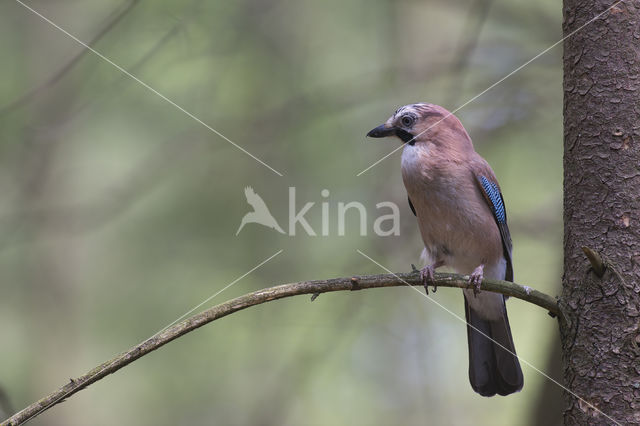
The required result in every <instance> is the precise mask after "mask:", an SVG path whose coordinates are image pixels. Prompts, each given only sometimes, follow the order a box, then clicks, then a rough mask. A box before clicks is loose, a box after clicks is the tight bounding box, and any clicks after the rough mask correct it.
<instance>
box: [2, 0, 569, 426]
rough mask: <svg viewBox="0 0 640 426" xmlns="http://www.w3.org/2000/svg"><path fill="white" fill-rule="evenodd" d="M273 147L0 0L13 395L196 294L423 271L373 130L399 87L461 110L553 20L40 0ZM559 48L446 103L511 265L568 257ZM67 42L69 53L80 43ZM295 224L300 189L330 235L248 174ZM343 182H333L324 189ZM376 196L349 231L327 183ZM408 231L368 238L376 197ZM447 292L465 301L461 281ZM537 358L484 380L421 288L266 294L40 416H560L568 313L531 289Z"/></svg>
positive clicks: (453, 322)
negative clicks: (475, 156) (252, 195)
mask: <svg viewBox="0 0 640 426" xmlns="http://www.w3.org/2000/svg"><path fill="white" fill-rule="evenodd" d="M28 4H29V5H30V6H31V7H33V8H34V9H36V10H37V11H39V12H40V13H42V14H43V15H44V16H46V17H48V18H49V19H51V20H52V21H53V22H55V23H56V24H58V25H60V26H61V27H62V28H64V29H66V30H67V31H69V32H70V33H71V34H73V35H75V36H77V37H78V38H79V39H80V40H83V41H86V42H89V41H91V40H92V39H94V38H96V36H98V35H99V37H97V38H98V40H97V41H96V42H95V45H94V47H95V48H96V49H97V50H98V51H99V52H101V53H102V54H104V55H105V56H107V57H108V58H110V59H111V60H112V61H113V62H115V63H116V64H118V65H120V66H122V67H123V68H125V69H126V70H128V71H130V72H131V73H133V74H135V75H136V76H137V77H139V78H140V79H141V80H142V81H144V82H145V83H147V84H149V85H150V86H152V87H153V88H155V89H156V90H158V91H159V92H160V93H162V94H163V95H165V96H167V97H168V98H170V99H171V100H173V101H175V102H176V103H177V104H179V105H180V106H182V107H183V108H185V109H186V110H187V111H189V112H191V113H192V114H194V115H195V116H197V117H198V118H200V119H201V120H203V121H204V122H206V123H207V124H209V125H210V126H212V127H213V128H215V129H216V130H217V131H219V132H221V133H222V134H224V135H225V136H227V137H228V138H230V139H231V140H233V141H234V142H235V143H237V144H239V145H240V146H242V147H243V148H245V149H247V150H248V151H249V152H251V153H252V154H254V155H255V156H257V157H259V158H260V159H262V160H264V161H265V162H266V163H268V164H269V165H270V166H272V167H273V168H275V169H277V170H278V171H280V172H281V173H282V174H283V175H284V176H282V177H280V176H278V175H276V174H275V173H273V172H272V171H271V170H269V169H268V168H266V167H264V166H262V165H260V164H259V163H258V162H256V161H254V160H253V159H252V158H250V157H249V156H247V155H246V154H244V153H243V152H241V151H240V150H238V149H236V148H235V147H233V146H232V145H231V144H229V143H228V142H226V141H224V140H223V139H221V138H220V137H219V136H217V135H216V134H214V133H212V132H211V131H209V130H208V129H207V128H205V127H204V126H202V125H201V124H199V123H197V122H196V121H194V120H193V119H192V118H190V117H188V116H187V115H185V114H184V113H183V112H181V111H179V110H178V109H176V108H175V107H174V106H172V105H170V104H169V103H168V102H166V101H165V100H163V99H161V98H160V97H158V96H156V95H155V94H153V93H152V92H150V91H149V90H148V89H146V88H145V87H143V86H142V85H141V84H139V83H137V82H136V81H134V80H132V79H131V78H129V77H127V76H125V75H123V73H122V72H121V71H119V70H118V69H117V68H116V67H114V66H113V65H110V64H109V63H107V62H105V61H104V60H103V59H101V58H99V57H98V56H96V55H95V54H93V53H85V54H83V53H82V52H83V48H82V46H80V45H79V44H78V43H76V42H75V41H73V40H72V39H71V38H70V37H69V36H67V35H65V34H64V33H62V32H61V31H59V30H58V29H55V28H54V27H52V26H51V25H50V24H48V23H46V22H45V21H44V20H43V19H41V18H39V17H38V16H36V15H35V14H34V13H32V12H31V11H29V10H28V9H26V8H24V7H23V6H21V5H20V4H19V3H17V2H14V1H4V2H0V54H1V55H2V58H3V61H2V64H3V66H2V67H0V142H1V143H0V150H1V154H0V164H1V165H0V177H1V178H0V189H1V190H2V195H3V196H2V198H1V201H0V282H1V284H0V345H1V350H0V396H2V395H3V394H4V396H5V397H2V398H0V411H1V412H3V413H2V414H3V415H2V416H0V417H2V418H4V417H6V416H7V415H8V414H9V413H8V412H7V411H10V410H11V409H12V408H13V409H14V410H18V409H21V408H23V407H24V406H26V405H27V404H29V403H31V402H33V401H35V400H36V399H38V398H40V397H42V396H44V395H45V394H47V393H49V392H51V391H53V390H54V389H56V388H57V387H59V386H61V385H63V384H64V383H65V382H66V381H67V380H69V378H70V377H76V376H78V375H81V374H83V373H85V372H86V371H88V370H89V369H91V368H92V367H94V366H96V365H98V364H99V363H101V362H103V361H105V360H107V359H109V358H111V357H113V356H115V355H116V354H117V353H119V352H121V351H123V350H125V349H127V348H129V347H131V346H132V345H135V344H136V343H139V342H140V341H142V340H144V339H146V338H147V337H149V336H151V335H152V334H154V333H155V332H156V331H158V330H159V329H161V328H162V327H164V326H165V325H167V324H169V323H171V322H172V321H173V320H174V319H176V318H178V317H179V316H180V315H182V314H183V313H184V312H186V311H188V310H189V309H190V308H192V307H193V306H195V305H197V304H198V303H200V302H201V301H203V300H204V299H206V298H207V297H209V296H211V295H212V294H214V293H215V292H217V291H218V290H220V289H221V288H223V287H224V286H225V285H227V284H228V283H230V282H232V281H233V280H235V279H236V278H238V277H239V276H241V275H243V274H244V273H245V272H247V271H248V270H250V269H251V268H253V267H254V266H256V265H257V264H259V263H260V262H262V261H263V260H264V259H267V258H268V257H270V256H271V255H273V254H274V253H276V252H277V251H278V250H281V249H282V250H283V252H282V253H281V254H280V255H278V256H277V257H275V258H274V259H273V260H271V261H270V262H268V263H266V264H265V265H264V266H262V267H260V268H259V269H257V270H256V271H254V272H253V273H251V274H249V275H248V276H247V277H245V278H244V279H242V280H240V281H239V282H238V283H237V284H235V285H233V286H232V287H230V288H229V289H227V290H225V291H224V292H223V293H222V294H220V295H218V296H217V297H216V298H214V299H213V300H212V301H210V302H209V303H207V304H206V305H205V306H203V307H202V308H201V309H204V308H205V307H209V306H212V305H213V304H216V303H221V302H223V301H225V300H228V299H230V298H232V297H235V296H237V295H241V294H243V293H246V292H249V291H253V290H256V289H260V288H263V287H269V286H272V285H276V284H281V283H287V282H295V281H300V280H305V279H320V278H330V277H339V276H351V275H357V274H369V273H382V272H384V271H382V270H381V269H380V268H379V267H378V266H376V265H375V264H373V263H372V262H370V261H369V260H367V259H365V258H364V257H362V256H361V255H359V254H358V253H357V252H356V250H357V249H360V250H362V251H363V252H364V253H367V254H368V255H369V256H371V257H372V258H374V259H375V260H376V261H378V262H380V263H381V264H383V265H385V266H386V267H387V268H389V269H391V270H394V271H408V270H410V264H411V263H415V264H417V263H418V262H419V254H420V251H421V249H422V247H421V239H420V236H419V234H418V232H417V226H416V223H415V219H414V217H413V215H412V214H411V212H410V210H409V208H408V206H407V204H406V193H405V190H404V187H403V185H402V181H401V177H400V152H397V153H395V154H393V155H392V156H390V157H389V158H387V159H385V160H384V161H382V162H380V163H379V164H378V165H377V166H375V167H373V168H371V169H370V170H368V171H367V172H366V173H363V174H362V175H361V176H356V175H357V174H358V173H359V172H360V171H362V170H363V169H365V168H367V167H368V166H369V165H371V164H372V163H374V162H376V161H377V160H379V159H380V158H382V157H383V156H384V155H386V154H387V153H389V152H390V151H391V150H393V149H395V148H396V147H397V146H398V144H397V141H394V140H390V139H387V140H371V139H370V140H367V139H366V138H365V134H366V133H367V131H368V130H370V129H371V128H373V127H374V126H377V125H378V124H380V123H382V122H383V121H384V120H386V118H387V117H388V116H389V115H391V113H393V111H394V110H395V109H396V108H397V107H399V106H401V105H404V104H408V103H414V102H418V101H428V102H432V103H437V104H440V105H443V106H444V107H446V108H448V109H450V110H453V109H454V108H456V107H457V106H459V105H462V104H464V103H465V102H467V101H468V100H470V99H471V98H473V97H474V96H476V95H477V94H479V93H480V92H482V91H483V90H485V89H486V88H488V87H489V86H491V85H492V84H493V83H495V82H496V81H498V80H499V79H501V78H502V77H504V76H505V75H507V74H508V73H510V72H511V71H513V70H514V69H515V68H517V67H518V66H520V65H521V64H523V63H524V62H526V61H527V60H529V59H530V58H532V57H533V56H535V55H536V54H538V53H539V52H540V51H542V50H543V49H545V48H547V47H548V46H550V45H551V44H553V43H555V42H556V41H557V40H559V39H560V38H561V28H560V22H561V5H560V4H559V3H558V2H556V1H549V0H543V1H538V2H530V1H524V0H508V1H507V0H494V1H491V0H473V1H460V0H447V1H444V0H435V1H428V2H423V1H417V0H403V1H371V0H370V1H364V0H360V1H348V2H343V1H336V0H330V1H322V2H318V1H310V0H303V1H292V0H288V1H287V0H269V1H267V0H246V1H202V0H197V1H193V0H190V1H154V2H150V1H143V2H136V3H129V2H121V1H99V2H97V1H94V2H79V1H72V0H57V1H50V0H47V1H44V0H38V1H29V2H28ZM561 57H562V51H561V46H558V47H556V48H554V49H553V50H551V51H550V52H548V53H547V54H545V55H544V56H542V57H540V58H539V59H537V60H536V61H534V62H532V63H531V64H529V65H528V66H526V67H525V68H523V69H522V70H520V71H519V72H517V73H516V74H514V75H513V76H511V77H510V78H508V79H507V80H505V81H504V82H502V83H500V84H499V85H497V86H495V87H494V88H492V89H491V90H490V91H488V92H487V93H485V94H483V95H482V96H480V97H479V98H477V99H476V100H474V101H473V102H471V103H469V104H468V105H466V106H465V107H464V108H462V109H461V110H460V111H459V112H457V114H456V115H457V116H458V117H459V118H460V119H461V121H462V122H463V123H464V125H465V127H466V128H467V130H468V131H469V133H470V135H471V137H472V138H473V140H474V144H475V146H476V149H477V150H478V151H479V152H480V153H481V154H482V155H483V156H484V157H485V158H486V159H487V160H488V161H489V163H490V164H491V165H492V166H493V168H494V170H495V172H496V174H497V176H498V178H499V180H500V183H501V186H502V191H503V194H504V197H505V200H506V203H507V207H508V211H509V220H510V227H511V233H512V237H513V241H514V268H515V276H516V281H517V282H519V283H521V284H526V285H530V286H532V287H535V288H537V289H540V290H542V291H545V292H548V293H550V294H552V295H555V294H557V293H558V286H559V282H560V277H561V258H562V252H561V242H562V226H561V184H562V170H561V165H562V148H561V147H562V70H561ZM74 58H75V59H74ZM245 186H252V187H253V188H254V189H255V191H256V192H257V193H258V194H260V195H261V196H262V198H263V199H264V200H265V202H266V203H267V205H268V206H269V208H270V209H271V213H273V216H274V217H275V218H277V220H278V221H279V222H280V224H281V226H283V227H284V228H285V229H286V227H287V217H288V188H289V187H295V188H296V196H297V204H298V209H299V208H301V207H302V205H303V204H304V203H306V202H315V205H314V206H313V207H312V208H311V209H310V211H309V213H308V214H307V215H306V217H307V219H308V221H309V223H310V224H311V225H312V226H313V227H314V229H315V230H316V232H319V231H320V228H321V226H320V224H321V221H322V211H321V208H320V203H321V202H323V201H324V202H328V203H329V206H330V215H331V216H330V232H329V234H330V235H329V236H315V237H312V236H308V235H306V233H305V232H304V231H303V230H302V229H301V228H300V227H298V229H297V235H296V236H295V237H294V236H288V235H282V234H279V233H277V232H275V231H274V230H271V229H268V228H265V227H262V226H259V225H255V224H249V225H247V226H245V228H244V229H243V230H242V232H241V233H240V234H239V235H238V236H236V235H235V234H236V231H237V229H238V226H239V224H240V220H241V218H242V217H243V215H244V214H245V213H247V212H249V211H250V210H251V209H250V207H249V205H248V204H247V202H246V199H245V196H244V187H245ZM323 189H327V190H329V191H330V195H329V197H328V198H323V197H321V195H320V194H321V191H322V190H323ZM350 201H358V202H361V203H363V204H364V205H365V206H366V207H367V212H368V214H369V215H368V223H367V228H368V231H369V235H367V236H360V233H359V226H358V224H359V221H358V218H357V215H356V214H355V213H353V212H352V213H351V214H350V215H349V220H348V221H347V231H346V235H345V236H339V235H338V231H337V225H336V221H337V219H336V218H337V207H336V206H337V203H339V202H350ZM382 201H393V202H395V203H397V204H398V205H399V206H400V207H401V232H400V235H399V236H392V237H379V236H376V235H375V234H373V232H371V231H372V226H373V220H374V219H375V218H376V217H377V216H378V215H379V211H378V210H376V208H375V205H376V203H379V202H382ZM433 297H434V298H435V300H436V301H438V302H439V303H441V304H443V305H444V306H445V307H447V308H448V309H450V310H452V311H453V312H455V313H457V314H458V315H460V316H462V317H464V313H463V310H462V307H463V303H462V295H461V294H460V292H459V291H457V290H452V289H441V290H439V291H438V292H437V293H436V294H435V295H433ZM508 308H509V317H510V319H511V327H512V330H513V333H514V339H515V344H516V348H517V350H518V354H519V355H520V356H521V357H522V358H523V359H524V360H526V362H523V370H524V374H525V387H524V390H523V391H522V392H520V393H518V394H516V395H512V396H509V397H506V398H503V397H494V398H490V399H487V398H483V397H480V396H478V395H477V394H475V393H474V392H473V391H472V389H471V387H470V385H469V383H468V378H467V342H466V329H465V326H464V324H463V323H461V322H460V321H459V320H458V319H456V318H455V317H453V316H452V315H451V314H449V313H447V312H445V311H444V310H443V309H441V308H440V307H438V306H437V305H435V304H433V303H430V302H429V301H428V300H427V299H425V298H424V297H422V296H420V295H418V294H417V293H416V292H415V291H413V290H411V289H409V288H393V289H381V290H370V291H362V292H356V293H332V294H325V295H322V296H320V297H319V298H318V299H317V300H316V301H315V302H313V303H310V301H309V297H308V296H303V297H298V298H292V299H286V300H281V301H276V302H272V303H268V304H265V305H261V306H258V307H255V308H251V309H249V310H246V311H242V312H239V313H236V314H234V315H232V316H229V317H227V318H224V319H222V320H220V321H217V322H214V323H213V324H210V325H208V326H206V327H204V328H202V329H200V330H197V331H196V332H194V333H191V334H189V335H187V336H185V337H183V338H181V339H179V340H177V341H175V342H172V343H170V344H169V345H167V346H165V347H163V348H161V349H160V350H158V351H157V352H154V353H152V354H150V355H148V356H145V357H144V358H142V359H140V360H138V361H137V362H135V363H133V364H131V365H130V366H128V367H126V368H125V369H123V370H120V371H118V372H117V373H116V374H114V375H111V376H109V377H107V378H105V379H104V380H101V381H100V382H98V383H96V384H94V385H92V386H91V387H90V388H88V389H87V390H84V391H82V392H80V393H79V394H77V395H75V396H73V397H72V398H70V399H69V400H68V401H66V402H64V403H63V404H61V405H58V406H56V407H54V408H53V409H51V410H49V411H47V412H46V413H44V414H43V415H41V416H40V417H38V418H37V419H36V420H34V421H33V422H32V423H31V424H33V425H112V424H127V425H128V424H131V425H151V424H162V425H164V424H166V425H200V424H203V425H204V424H221V425H226V424H232V425H233V424H238V425H244V424H251V425H253V424H257V425H302V424H310V425H329V424H330V425H333V424H335V425H347V424H349V425H387V424H406V425H424V424H434V425H466V424H475V425H481V424H487V425H520V424H522V425H527V424H542V422H543V420H542V418H543V417H544V416H546V417H544V418H545V420H544V422H545V423H546V424H554V423H556V424H557V423H560V417H559V416H560V411H559V408H558V406H557V404H558V403H559V400H560V398H561V393H560V389H559V388H558V387H557V386H556V385H554V384H553V383H551V382H550V381H549V380H547V379H545V378H543V377H542V376H541V375H540V374H539V373H538V372H536V371H535V370H534V369H532V368H530V367H529V365H528V364H529V363H530V364H531V365H533V366H535V367H536V368H538V369H539V370H542V371H545V372H547V373H548V374H550V375H551V376H553V377H554V378H556V379H558V380H559V379H560V377H559V376H558V374H559V373H558V371H557V369H558V363H559V359H558V355H557V353H554V346H556V344H557V341H558V332H557V327H556V323H555V321H554V320H552V319H550V318H549V317H548V316H547V314H546V312H544V311H543V310H541V309H540V308H537V307H534V306H533V305H530V304H527V303H524V302H522V301H519V300H510V301H509V302H508Z"/></svg>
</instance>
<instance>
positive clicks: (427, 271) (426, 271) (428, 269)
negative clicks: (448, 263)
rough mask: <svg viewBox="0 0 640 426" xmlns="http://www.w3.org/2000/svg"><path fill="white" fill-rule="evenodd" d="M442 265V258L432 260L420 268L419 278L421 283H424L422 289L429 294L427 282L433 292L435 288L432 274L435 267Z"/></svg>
mask: <svg viewBox="0 0 640 426" xmlns="http://www.w3.org/2000/svg"><path fill="white" fill-rule="evenodd" d="M443 265H444V262H443V261H442V260H437V261H435V262H433V263H432V264H431V265H427V266H425V267H424V268H422V269H421V270H420V278H422V284H423V285H424V291H425V292H426V293H427V295H429V284H431V285H432V286H433V292H434V293H435V292H436V290H437V287H436V284H435V279H434V274H435V272H436V268H439V267H441V266H443Z"/></svg>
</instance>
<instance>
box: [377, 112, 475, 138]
mask: <svg viewBox="0 0 640 426" xmlns="http://www.w3.org/2000/svg"><path fill="white" fill-rule="evenodd" d="M367 136H369V137H372V138H384V137H387V136H397V137H398V138H400V139H401V140H402V142H403V143H406V144H409V145H414V144H421V143H427V142H430V143H433V144H435V145H442V146H443V147H445V148H446V147H449V148H456V146H454V145H467V144H469V146H471V145H470V144H471V139H470V138H469V135H468V134H467V132H466V130H465V129H464V127H463V126H462V123H460V120H458V119H457V118H456V116H455V115H453V114H452V113H450V112H449V111H447V110H446V109H444V108H442V107H441V106H438V105H433V104H428V103H419V104H411V105H405V106H403V107H400V108H398V109H397V110H396V112H395V113H393V115H392V116H391V117H389V119H388V120H387V121H386V122H385V123H384V124H381V125H380V126H378V127H376V128H375V129H372V130H371V131H370V132H369V133H367ZM457 148H461V147H460V146H458V147H457Z"/></svg>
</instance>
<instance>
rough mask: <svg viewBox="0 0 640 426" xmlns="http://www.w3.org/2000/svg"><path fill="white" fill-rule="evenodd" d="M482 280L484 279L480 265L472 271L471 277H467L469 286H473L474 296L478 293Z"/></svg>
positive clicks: (482, 268) (482, 267)
mask: <svg viewBox="0 0 640 426" xmlns="http://www.w3.org/2000/svg"><path fill="white" fill-rule="evenodd" d="M483 279H484V265H480V266H478V267H477V268H476V269H474V270H473V272H472V273H471V275H470V276H469V284H471V285H472V286H473V294H474V295H476V294H478V293H480V286H481V285H482V280H483Z"/></svg>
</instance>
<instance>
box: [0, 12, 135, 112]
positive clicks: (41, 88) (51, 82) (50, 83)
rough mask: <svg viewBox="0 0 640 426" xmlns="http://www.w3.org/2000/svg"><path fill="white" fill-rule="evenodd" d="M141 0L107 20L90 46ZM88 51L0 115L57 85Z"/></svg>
mask: <svg viewBox="0 0 640 426" xmlns="http://www.w3.org/2000/svg"><path fill="white" fill-rule="evenodd" d="M139 2H140V0H131V1H129V2H128V3H127V4H126V5H125V6H124V8H123V9H122V10H121V11H120V12H117V13H116V15H115V16H114V17H113V18H112V19H110V20H109V21H108V22H107V24H106V25H105V26H104V27H103V28H102V29H101V30H100V31H99V32H98V34H96V35H95V36H94V37H93V38H92V39H91V40H90V41H89V42H88V43H87V44H88V45H89V46H95V44H96V43H98V41H100V39H102V37H104V36H105V35H106V34H107V33H108V32H109V31H111V29H113V27H115V26H116V24H117V23H118V22H120V20H121V19H122V18H124V17H125V16H126V15H127V14H128V13H129V11H131V9H133V7H134V6H136V5H137V4H138V3H139ZM87 52H89V49H82V50H81V51H80V52H78V53H77V54H76V55H75V56H74V57H73V58H71V60H70V61H69V62H67V63H66V64H65V65H64V66H63V67H62V68H60V69H59V70H58V71H57V72H56V73H55V74H54V75H52V76H51V77H49V79H47V81H45V82H44V83H42V84H40V85H39V86H37V87H35V88H33V89H31V90H30V91H28V92H27V93H25V94H24V95H22V96H20V97H19V98H18V99H16V100H14V101H13V102H11V103H10V104H8V105H5V106H3V107H2V108H0V117H2V116H4V115H6V114H9V113H11V112H12V111H13V110H15V109H18V108H20V107H22V106H23V105H25V104H27V103H28V102H30V101H31V100H33V99H35V98H36V97H37V96H38V95H39V94H40V92H42V91H44V90H47V89H48V88H50V87H51V86H53V85H55V84H56V83H57V82H58V81H60V80H61V79H62V77H64V76H65V75H66V74H67V73H68V72H69V71H70V70H71V69H72V68H73V67H74V66H76V64H78V62H80V59H82V57H83V56H84V55H86V54H87Z"/></svg>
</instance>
